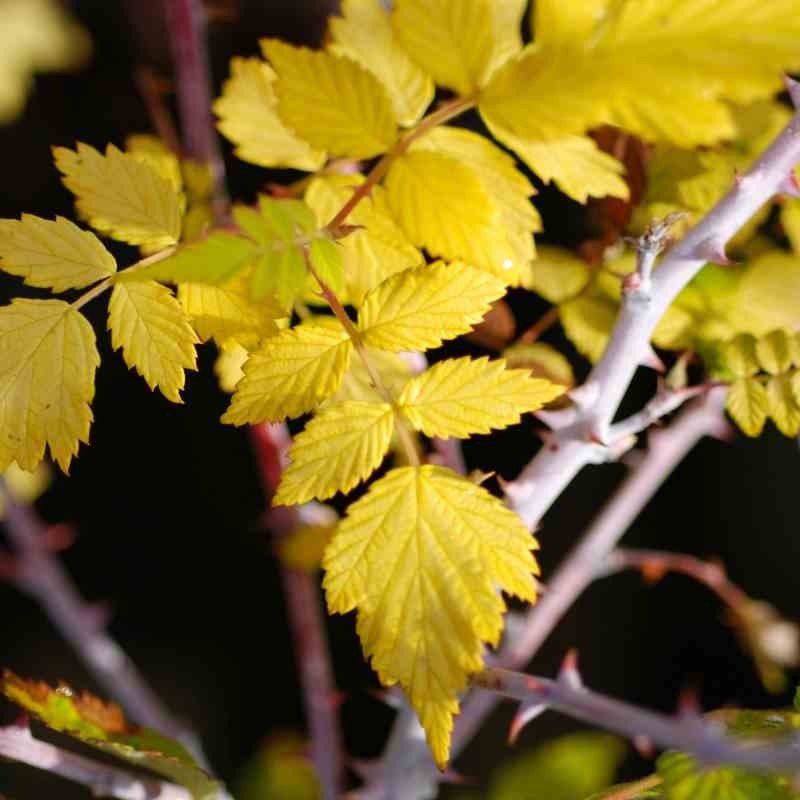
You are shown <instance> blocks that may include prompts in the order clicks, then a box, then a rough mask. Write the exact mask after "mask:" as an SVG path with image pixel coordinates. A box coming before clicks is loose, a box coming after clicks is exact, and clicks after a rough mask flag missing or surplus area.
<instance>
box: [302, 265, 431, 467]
mask: <svg viewBox="0 0 800 800" xmlns="http://www.w3.org/2000/svg"><path fill="white" fill-rule="evenodd" d="M303 252H304V255H305V259H306V265H307V266H308V271H309V272H310V273H311V274H312V275H313V276H314V278H315V279H316V281H317V283H318V284H319V288H320V291H321V292H322V296H323V297H324V298H325V301H326V302H327V303H328V305H329V306H330V308H331V311H333V313H334V315H335V316H336V319H338V320H339V322H340V323H341V324H342V327H343V328H344V329H345V331H347V335H348V336H349V337H350V341H352V343H353V347H354V348H355V351H356V353H358V357H359V358H360V359H361V363H362V364H363V365H364V369H366V371H367V374H368V375H369V379H370V381H372V385H373V386H374V387H375V391H377V392H378V394H380V396H381V397H382V398H383V399H384V400H385V401H386V402H387V403H388V404H389V405H390V406H394V405H395V398H394V397H393V396H392V393H391V392H390V391H389V389H388V388H387V387H386V384H384V382H383V380H382V379H381V376H380V373H379V372H378V370H376V369H375V366H374V365H373V363H372V361H370V358H369V353H367V348H366V347H365V346H364V341H363V339H362V338H361V332H360V331H359V330H358V328H356V326H355V325H353V321H352V320H351V319H350V317H349V316H347V311H345V308H344V306H343V305H342V303H341V301H340V300H339V298H338V297H337V296H336V293H335V292H334V291H333V289H331V287H330V286H328V284H327V283H325V281H324V280H323V279H322V278H321V277H320V274H319V273H318V272H317V270H316V269H314V265H313V264H312V263H311V258H310V257H309V255H308V250H306V249H304V250H303ZM396 422H397V424H396V430H397V435H398V436H399V437H400V441H401V442H402V444H403V449H404V450H405V453H406V457H407V458H408V462H409V464H411V465H412V466H415V467H418V466H419V465H420V457H419V451H418V448H417V445H416V442H415V440H414V436H413V434H412V433H411V431H410V430H409V429H408V427H407V426H406V424H405V422H404V421H403V419H402V418H401V417H400V416H399V415H397V417H396Z"/></svg>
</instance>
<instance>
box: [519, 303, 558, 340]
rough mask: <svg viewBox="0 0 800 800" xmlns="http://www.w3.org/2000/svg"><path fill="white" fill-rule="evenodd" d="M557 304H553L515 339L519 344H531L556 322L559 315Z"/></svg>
mask: <svg viewBox="0 0 800 800" xmlns="http://www.w3.org/2000/svg"><path fill="white" fill-rule="evenodd" d="M560 313H561V312H560V310H559V308H558V306H553V307H552V308H551V309H550V310H549V311H548V312H547V313H546V314H544V315H543V316H541V317H540V318H539V319H537V320H536V322H534V323H533V325H531V326H530V328H528V330H526V331H525V333H523V334H522V336H520V337H519V339H517V342H518V343H519V344H532V343H533V342H535V341H536V340H537V339H538V338H539V337H540V336H541V335H542V334H543V333H544V332H545V331H547V330H549V329H550V328H552V327H553V325H555V324H556V322H558V317H559V315H560Z"/></svg>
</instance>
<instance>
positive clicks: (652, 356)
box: [639, 344, 667, 374]
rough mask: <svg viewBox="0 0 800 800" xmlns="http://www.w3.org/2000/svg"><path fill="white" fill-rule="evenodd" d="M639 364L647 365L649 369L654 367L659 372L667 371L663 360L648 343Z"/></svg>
mask: <svg viewBox="0 0 800 800" xmlns="http://www.w3.org/2000/svg"><path fill="white" fill-rule="evenodd" d="M639 364H640V365H641V366H642V367H649V368H650V369H654V370H655V371H656V372H658V373H659V374H663V373H665V372H666V371H667V368H666V367H665V366H664V362H663V361H662V360H661V359H660V358H659V357H658V353H656V351H655V350H653V348H652V347H651V346H650V345H649V344H648V345H647V349H646V350H645V352H644V355H643V356H642V358H641V360H640V361H639Z"/></svg>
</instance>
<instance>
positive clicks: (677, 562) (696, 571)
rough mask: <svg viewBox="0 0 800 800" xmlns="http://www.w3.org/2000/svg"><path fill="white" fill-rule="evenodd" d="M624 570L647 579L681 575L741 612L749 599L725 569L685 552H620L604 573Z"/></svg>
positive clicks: (606, 566)
mask: <svg viewBox="0 0 800 800" xmlns="http://www.w3.org/2000/svg"><path fill="white" fill-rule="evenodd" d="M624 569H638V570H641V572H642V574H643V575H644V577H645V578H646V579H657V578H659V577H661V575H663V574H664V573H665V572H679V573H680V574H682V575H686V576H688V577H690V578H694V579H695V580H696V581H698V582H699V583H702V584H703V585H704V586H707V587H708V588H709V589H711V591H712V592H714V593H715V594H716V595H717V597H719V598H720V600H722V602H723V603H725V605H727V606H728V608H730V610H731V611H732V612H733V613H734V614H739V613H741V611H742V609H744V608H745V607H746V606H747V605H748V604H749V603H750V602H751V600H750V597H749V596H748V595H747V593H746V592H744V591H743V590H742V589H740V588H739V587H738V586H737V585H736V584H735V583H733V581H731V580H730V579H729V578H728V576H727V574H726V573H725V569H724V567H723V566H722V565H721V564H719V563H717V562H715V561H704V560H703V559H701V558H697V557H696V556H690V555H687V554H685V553H666V552H663V551H661V550H630V549H617V550H615V551H614V552H613V553H611V554H610V555H609V557H608V559H607V561H606V564H605V568H604V569H603V574H605V575H610V574H611V573H613V572H618V571H620V570H624Z"/></svg>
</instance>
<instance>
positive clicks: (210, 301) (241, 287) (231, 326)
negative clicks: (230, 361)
mask: <svg viewBox="0 0 800 800" xmlns="http://www.w3.org/2000/svg"><path fill="white" fill-rule="evenodd" d="M248 282H249V276H241V277H235V278H234V279H233V280H231V281H228V282H227V283H225V284H223V285H222V286H206V285H205V284H200V283H182V284H180V285H179V286H178V301H179V302H180V304H181V306H182V307H183V310H184V311H185V312H186V314H187V315H188V317H189V318H190V320H191V322H192V326H193V327H194V329H195V331H197V335H198V336H199V337H200V340H201V341H203V342H206V341H208V340H209V339H213V340H214V341H215V342H216V343H217V344H218V345H220V346H225V345H227V344H228V343H229V342H230V341H231V340H234V341H236V342H238V343H239V344H241V345H244V346H245V347H249V348H253V347H256V346H257V345H258V343H259V342H260V341H261V340H262V339H264V338H267V337H269V336H273V335H274V334H276V333H277V332H278V326H277V324H276V321H277V320H279V319H283V318H285V317H286V312H285V311H284V310H283V308H282V307H281V306H280V305H279V304H278V302H277V301H276V300H275V299H274V298H273V297H272V296H271V295H267V296H266V297H265V298H264V299H263V300H260V301H259V302H258V303H254V302H253V301H252V300H251V299H250V290H249V288H248Z"/></svg>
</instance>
